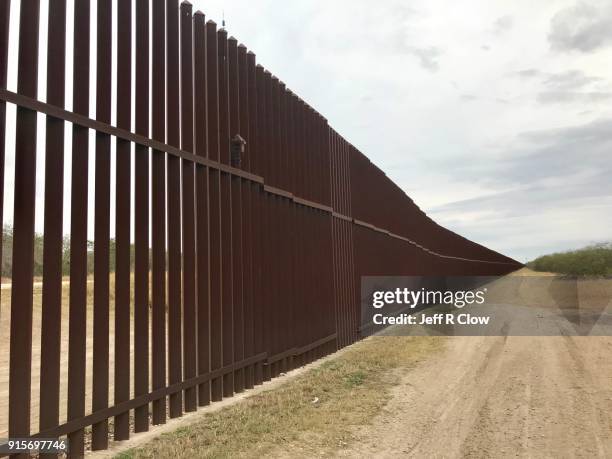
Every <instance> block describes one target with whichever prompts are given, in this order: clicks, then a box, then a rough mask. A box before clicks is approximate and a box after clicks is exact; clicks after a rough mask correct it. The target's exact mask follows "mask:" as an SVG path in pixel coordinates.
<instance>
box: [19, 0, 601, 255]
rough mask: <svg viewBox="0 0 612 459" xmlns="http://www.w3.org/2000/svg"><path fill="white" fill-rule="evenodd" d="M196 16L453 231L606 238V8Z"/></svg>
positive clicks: (555, 244)
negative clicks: (221, 31)
mask: <svg viewBox="0 0 612 459" xmlns="http://www.w3.org/2000/svg"><path fill="white" fill-rule="evenodd" d="M44 3H45V2H43V4H44ZM192 3H193V4H194V11H195V10H197V9H200V10H201V11H203V12H204V13H205V14H206V15H207V18H209V19H213V20H215V21H216V22H217V23H219V24H220V23H221V20H222V17H225V20H226V22H227V28H228V30H229V33H230V34H231V35H234V36H235V37H237V38H238V39H239V40H240V41H241V42H243V43H244V44H245V45H246V46H247V47H248V48H249V49H252V50H253V51H254V52H255V53H256V54H257V59H258V61H259V62H261V63H262V64H263V65H264V66H265V67H267V68H268V69H269V70H270V71H272V72H273V73H274V74H276V75H277V76H279V78H281V79H282V80H283V81H284V82H285V83H286V84H287V85H288V87H289V88H291V89H292V90H294V91H295V92H297V93H298V94H300V95H301V96H302V97H303V98H304V99H305V100H307V101H308V102H309V103H310V104H311V105H313V106H314V107H316V108H317V109H318V110H319V111H320V112H321V113H322V114H323V115H325V116H326V117H327V118H328V119H329V122H330V124H331V125H332V126H333V127H334V128H335V129H336V130H338V131H339V132H340V133H341V134H342V135H343V136H344V137H346V138H347V139H348V140H349V141H351V142H352V143H353V144H354V145H355V146H356V147H357V148H359V149H360V150H361V151H362V152H364V153H365V154H366V155H368V156H369V157H370V158H371V159H372V161H374V162H375V163H376V164H378V165H379V166H380V167H381V168H382V169H383V170H384V171H385V172H386V173H387V175H388V176H390V177H391V178H392V179H393V180H394V181H396V182H397V183H398V184H399V185H400V186H401V187H402V188H403V189H404V190H405V191H406V193H407V194H409V195H410V196H411V197H412V198H413V199H414V201H415V202H416V203H417V204H418V205H419V206H420V207H421V208H422V209H424V210H425V211H426V212H427V213H428V214H429V215H430V216H432V217H433V218H434V219H435V220H437V221H438V222H440V223H441V224H443V225H445V226H447V227H448V228H450V229H452V230H454V231H457V232H458V233H460V234H462V235H464V236H466V237H468V238H471V239H473V240H475V241H477V242H480V243H482V244H485V245H487V246H489V247H491V248H493V249H495V250H499V251H501V252H503V253H505V254H507V255H510V256H513V257H515V258H517V259H519V260H521V261H526V260H528V259H531V258H533V257H535V256H537V255H539V254H543V253H547V252H550V251H556V250H565V249H570V248H575V247H580V246H582V245H585V244H589V243H592V242H599V241H607V240H612V237H611V234H610V232H611V230H610V228H612V180H610V175H611V170H612V161H610V160H609V159H608V158H609V157H610V156H612V149H611V147H612V108H610V107H611V105H612V0H606V1H601V0H588V1H578V2H576V1H575V0H546V1H538V2H534V1H526V0H512V1H505V0H497V1H493V0H463V1H461V2H449V1H447V0H414V1H410V2H408V1H401V0H381V1H379V2H371V1H366V0H333V1H320V0H317V1H315V0H300V1H292V2H287V1H280V0H264V1H257V2H253V1H252V0H251V1H247V0H233V1H222V0H216V1H207V0H193V2H192ZM71 4H72V1H69V5H71ZM43 14H44V12H43ZM43 18H44V16H43ZM69 26H70V23H69ZM41 27H44V25H43V26H41ZM69 37H70V35H69ZM43 70H44V69H43ZM12 81H13V82H14V77H13V80H12ZM10 84H11V79H10V78H9V86H10ZM69 95H70V92H69V93H68V96H69ZM9 160H10V158H9V159H7V161H9ZM9 162H10V161H9ZM9 166H10V164H9ZM39 214H40V213H39Z"/></svg>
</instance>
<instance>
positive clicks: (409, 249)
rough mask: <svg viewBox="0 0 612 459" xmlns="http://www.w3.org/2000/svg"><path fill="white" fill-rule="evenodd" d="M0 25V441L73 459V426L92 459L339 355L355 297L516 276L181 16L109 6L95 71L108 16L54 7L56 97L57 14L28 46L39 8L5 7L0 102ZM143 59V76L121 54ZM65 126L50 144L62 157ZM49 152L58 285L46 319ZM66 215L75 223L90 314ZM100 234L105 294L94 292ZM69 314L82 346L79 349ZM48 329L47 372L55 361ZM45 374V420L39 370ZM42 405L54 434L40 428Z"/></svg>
mask: <svg viewBox="0 0 612 459" xmlns="http://www.w3.org/2000/svg"><path fill="white" fill-rule="evenodd" d="M10 6H11V2H10V1H9V0H5V1H3V2H2V3H1V5H0V57H1V59H0V64H1V65H0V100H2V102H1V103H0V148H2V152H1V155H2V163H3V158H4V144H5V142H4V139H5V128H6V123H5V108H6V103H9V104H14V105H16V106H17V118H16V144H15V158H16V161H15V182H14V184H12V186H13V191H14V196H15V202H14V206H15V207H14V232H13V241H12V250H13V257H12V273H11V275H12V289H11V290H10V295H11V298H10V319H11V320H10V324H11V325H10V370H9V406H8V435H9V436H10V437H35V438H53V437H60V436H65V435H67V436H68V438H69V439H70V448H71V452H70V455H71V456H73V457H81V456H82V455H83V454H84V444H85V429H86V428H88V427H89V426H91V447H92V449H94V450H100V449H105V448H107V447H108V441H109V419H113V438H114V439H116V440H124V439H126V438H128V437H129V436H130V432H131V431H135V432H142V431H146V430H148V429H149V425H150V423H151V422H152V423H153V424H160V423H164V422H165V421H166V416H168V415H169V416H170V417H172V418H173V417H178V416H181V415H182V413H183V412H184V411H194V410H196V409H197V407H198V406H204V405H207V404H209V403H210V402H211V401H216V400H221V399H222V398H223V397H230V396H232V395H233V394H234V393H236V392H240V391H242V390H244V389H245V388H251V387H253V386H254V385H257V384H261V383H262V382H263V381H265V380H269V379H270V378H274V377H276V376H278V375H279V374H280V373H281V372H284V371H287V370H289V369H291V368H295V367H297V366H300V365H304V364H306V363H308V362H310V361H312V360H314V359H316V358H319V357H321V356H323V355H325V354H328V353H330V352H333V351H335V350H336V349H338V348H340V347H342V346H346V345H348V344H350V343H352V342H354V341H355V340H356V339H358V337H359V330H358V326H359V323H360V318H359V314H360V312H359V283H360V277H361V276H362V275H374V274H395V275H407V274H428V273H436V274H438V275H440V274H476V273H477V274H503V273H506V272H508V271H511V270H513V269H516V268H517V267H518V266H519V265H518V263H516V262H515V261H514V260H511V259H509V258H507V257H504V256H502V255H500V254H498V253H496V252H493V251H491V250H488V249H486V248H485V247H482V246H479V245H478V244H475V243H473V242H471V241H468V240H466V239H464V238H462V237H460V236H458V235H456V234H454V233H452V232H450V231H448V230H446V229H444V228H442V227H440V226H438V225H436V224H435V223H434V222H433V221H432V220H430V219H429V218H428V217H427V216H426V215H425V214H424V213H423V212H421V211H420V209H419V208H418V207H417V206H416V205H415V204H414V203H413V202H412V201H411V200H410V199H409V198H408V197H407V196H406V195H405V194H404V193H403V192H402V191H401V190H400V189H399V188H398V187H397V186H396V185H395V184H394V183H392V182H391V181H390V180H389V179H388V178H387V177H386V176H385V175H384V173H383V172H382V171H380V170H379V169H378V168H377V167H375V166H374V165H373V164H372V163H371V162H370V161H369V160H368V159H367V158H366V157H365V156H364V155H363V154H361V153H360V152H359V151H358V150H357V149H356V148H355V147H353V146H352V145H351V144H350V143H348V142H347V141H346V140H345V139H343V138H342V137H341V136H340V135H339V134H338V133H337V132H336V131H334V130H333V129H332V128H331V127H330V126H329V125H328V122H327V120H326V119H325V118H324V117H323V116H321V115H320V114H319V113H318V112H317V111H316V110H314V109H313V108H312V107H310V106H309V105H308V104H307V103H306V102H304V101H303V100H302V99H300V98H299V97H298V96H297V95H296V94H295V93H293V92H291V91H290V90H289V89H287V88H286V86H285V84H284V83H282V82H281V81H280V80H279V79H278V78H277V77H275V76H273V75H272V74H271V73H270V72H268V71H267V70H265V69H264V68H263V67H262V66H261V65H259V64H257V63H256V58H255V55H254V54H253V53H251V52H249V51H247V49H246V48H245V47H244V46H243V45H239V44H238V42H237V41H236V40H235V39H234V38H232V37H230V38H228V37H227V32H226V31H225V30H223V29H217V26H216V24H215V23H214V22H212V21H208V22H206V21H205V17H204V15H203V14H202V13H200V12H197V13H195V14H193V15H192V10H191V8H192V7H191V5H190V4H188V3H182V4H181V5H180V7H179V5H178V4H177V2H176V0H167V1H165V0H153V1H151V2H149V1H148V0H135V1H128V0H122V1H121V2H117V11H116V12H114V14H116V22H117V39H116V49H112V43H113V42H112V40H111V33H112V32H111V28H112V15H113V11H112V2H111V0H98V1H97V9H96V11H92V10H91V7H90V2H89V1H88V0H82V1H81V0H79V1H77V2H75V3H74V6H75V10H74V27H75V33H74V43H73V49H74V68H73V73H72V74H71V75H66V74H65V62H66V60H65V58H66V2H65V0H57V1H53V2H52V7H51V8H50V11H49V18H48V20H49V24H48V31H49V34H48V36H47V37H39V20H40V4H39V1H38V0H22V1H21V9H20V11H21V14H20V20H19V24H18V27H19V43H18V44H13V43H11V46H15V47H17V46H18V49H19V52H18V88H17V91H16V92H12V91H8V90H7V89H6V74H7V68H6V62H7V50H8V46H9V43H8V28H9V10H10ZM133 11H134V12H135V17H134V21H132V12H133ZM92 16H94V17H95V20H96V24H97V29H96V30H97V31H96V36H93V34H92V33H91V30H90V18H91V17H92ZM150 19H151V22H150ZM133 24H134V25H135V28H134V30H132V26H133ZM132 36H134V43H135V47H133V46H132ZM91 40H94V43H95V45H96V49H97V52H96V55H95V59H96V62H95V64H96V66H95V68H96V76H95V80H96V87H95V97H96V116H95V119H91V118H89V92H90V90H91V88H90V87H89V73H90V67H91V64H92V62H91V61H92V56H90V41H91ZM149 45H151V46H152V50H153V52H152V61H151V62H149V55H148V53H147V52H143V51H142V50H148V49H149ZM40 46H47V47H48V50H47V52H48V68H47V81H46V85H47V100H46V102H41V101H39V100H38V99H37V87H38V68H37V65H38V55H39V47H40ZM113 53H116V56H117V67H116V75H112V73H111V72H112V70H111V60H112V59H111V56H112V55H113ZM133 66H134V67H135V78H136V81H135V85H134V88H135V91H134V92H132V84H131V83H132V82H131V74H132V67H133ZM67 78H70V79H71V80H72V82H73V88H74V95H73V101H72V102H73V104H72V106H73V109H72V111H66V110H65V102H66V101H65V95H64V87H65V80H66V79H67ZM113 79H115V80H116V98H117V107H116V109H117V112H116V120H117V121H116V125H115V126H113V125H111V124H110V123H111V88H112V87H113V85H112V81H113ZM132 105H133V106H134V108H135V120H134V121H135V122H134V124H132V119H131V110H132ZM149 107H151V110H149ZM39 114H44V115H46V139H45V148H44V155H45V170H44V171H36V152H37V149H36V145H37V136H36V134H37V127H36V119H37V116H38V115H39ZM66 122H69V123H71V124H72V135H71V136H68V137H67V138H64V125H65V123H66ZM149 123H151V130H149ZM90 132H95V163H94V164H93V166H94V170H95V191H94V193H95V197H94V198H95V206H94V207H89V206H88V201H87V190H88V186H89V184H88V180H89V177H88V173H87V171H88V167H89V157H90V153H92V152H90V151H89V150H88V148H89V145H88V140H89V134H90ZM236 135H239V136H240V137H241V138H242V139H244V140H245V141H246V149H245V151H244V153H243V154H242V156H241V157H240V158H239V159H240V161H239V162H238V158H237V156H236V155H234V156H232V155H230V150H231V141H232V139H233V138H234V137H235V136H236ZM69 143H70V144H71V147H72V156H71V171H72V172H71V179H70V180H71V186H70V199H71V213H70V215H69V216H67V217H68V218H69V219H70V251H69V257H70V268H69V271H70V285H69V292H68V298H67V301H68V308H67V314H66V313H64V314H63V315H62V294H61V292H62V256H63V253H64V252H65V250H64V249H63V239H64V234H63V230H62V228H63V219H64V215H63V194H64V183H63V170H64V152H65V147H66V146H68V144H69ZM111 143H115V145H116V161H115V168H114V170H111ZM132 145H133V146H134V147H133V150H132ZM132 155H133V156H134V169H133V170H132V161H131V157H132ZM37 172H38V173H39V174H40V173H44V181H45V192H44V209H45V212H44V236H43V237H44V248H43V250H44V256H43V267H42V269H43V287H42V321H41V331H40V333H41V336H40V342H41V351H42V353H41V356H40V375H39V384H40V406H39V408H38V413H37V414H38V429H36V428H31V424H32V420H33V419H34V418H33V416H34V414H33V413H32V409H31V403H32V402H33V400H31V387H30V382H31V381H32V379H33V378H32V376H33V375H32V371H33V370H32V369H33V366H32V359H33V353H32V347H33V331H32V330H33V319H32V317H33V297H32V293H33V282H32V278H33V274H34V260H33V253H34V240H35V232H34V218H35V214H34V208H35V206H34V204H35V199H36V192H35V179H36V174H37ZM113 174H114V177H115V179H116V192H115V193H114V195H113V194H112V193H111V186H110V184H111V176H113ZM132 180H133V181H134V184H133V185H134V186H133V190H134V191H133V193H134V203H135V204H134V206H131V198H132V196H131V194H132V183H131V182H132ZM113 196H114V199H115V200H116V202H115V212H114V214H113V215H111V199H112V198H113ZM0 202H1V200H0ZM88 214H89V215H91V214H93V222H94V260H93V283H94V293H93V300H92V301H93V304H92V305H88V303H87V273H88V269H87V266H88V260H90V254H89V252H88V244H87V242H88V241H87V223H88ZM132 215H133V217H134V228H131V217H132ZM111 218H112V219H114V222H115V227H116V234H115V240H114V244H113V245H114V250H113V256H114V259H115V277H114V279H115V282H114V284H112V283H109V262H110V259H111V256H110V250H111V238H110V226H111V225H110V224H111ZM132 229H133V230H134V231H133V233H134V236H133V237H132V236H131V234H132ZM132 245H133V252H134V254H133V259H134V262H133V269H130V266H131V262H130V259H131V258H132V256H131V251H132V248H131V247H132ZM131 271H133V277H132V272H131ZM111 288H114V292H113V293H114V302H112V303H111V301H110V299H109V298H110V296H111V295H110V289H111ZM132 288H133V290H134V300H133V302H132V301H131V300H130V298H131V297H130V289H132ZM5 294H6V293H5ZM88 306H92V307H93V313H92V316H93V317H92V320H93V337H92V336H90V335H89V334H88V333H87V325H88V314H87V308H88ZM111 317H113V318H114V322H113V327H112V329H113V333H111V329H110V328H109V322H110V320H111ZM66 320H68V321H69V327H68V333H67V334H68V336H67V340H68V352H67V357H66V356H64V355H60V354H61V352H60V349H61V342H62V339H63V338H64V336H63V335H62V331H61V330H62V328H61V325H62V323H64V321H66ZM88 339H91V340H93V346H92V350H91V353H92V363H91V372H92V388H91V394H89V393H87V394H86V369H87V368H88V367H87V365H86V364H87V356H88V354H87V352H88V351H87V349H86V343H87V340H88ZM111 340H112V342H111ZM132 340H133V344H132ZM111 345H112V347H113V349H114V355H113V356H112V357H113V359H111V358H110V357H111V356H110V355H109V348H110V347H111ZM111 360H112V366H111ZM66 365H67V395H66V400H65V401H64V399H62V398H60V385H61V384H64V383H65V382H64V381H60V379H61V378H60V375H61V372H60V366H61V367H62V368H63V367H65V366H66ZM109 380H110V382H109ZM111 388H112V393H113V397H112V400H113V402H112V403H111V402H110V399H109V392H111ZM89 399H91V405H90V406H86V400H89ZM64 403H67V407H66V419H60V412H62V410H61V409H60V404H64ZM150 414H151V415H152V417H151V418H150V417H149V415H150ZM130 417H133V422H130ZM36 430H38V433H35V432H36Z"/></svg>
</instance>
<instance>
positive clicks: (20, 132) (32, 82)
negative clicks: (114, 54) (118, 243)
mask: <svg viewBox="0 0 612 459" xmlns="http://www.w3.org/2000/svg"><path fill="white" fill-rule="evenodd" d="M39 16H40V4H39V1H38V0H24V1H23V2H22V3H21V12H20V22H19V57H18V88H17V90H18V92H19V93H20V94H23V95H26V96H30V97H32V98H36V96H37V84H38V25H39V19H40V17H39ZM14 195H15V209H14V214H13V230H14V232H13V272H12V288H11V332H10V333H11V337H10V361H9V426H8V427H9V437H13V438H15V437H27V436H28V435H29V433H30V387H31V373H32V289H33V287H32V276H33V265H34V207H35V199H36V112H34V111H32V110H29V109H26V108H23V107H18V108H17V127H16V133H15V186H14ZM23 456H25V455H23Z"/></svg>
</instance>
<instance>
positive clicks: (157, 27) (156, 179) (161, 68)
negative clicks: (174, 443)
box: [151, 0, 166, 424]
mask: <svg viewBox="0 0 612 459" xmlns="http://www.w3.org/2000/svg"><path fill="white" fill-rule="evenodd" d="M152 23H153V32H152V34H153V62H152V71H153V75H152V84H153V88H152V97H153V100H152V109H153V113H152V128H153V131H152V134H153V139H155V140H159V141H160V142H165V141H166V34H165V30H166V7H165V1H164V0H153V22H152ZM152 169H153V170H152V196H151V204H152V216H151V224H152V233H151V235H152V241H151V242H152V252H153V253H152V261H153V266H152V268H153V269H152V271H153V273H152V278H151V279H152V282H153V283H152V287H153V289H152V294H153V298H152V300H153V301H152V329H151V334H152V340H151V345H152V348H151V352H152V364H153V365H152V389H153V390H155V389H161V388H162V387H164V386H165V385H166V154H165V153H163V152H162V151H159V150H153V164H152ZM165 422H166V398H165V397H164V398H162V399H158V400H155V401H154V402H153V424H163V423H165Z"/></svg>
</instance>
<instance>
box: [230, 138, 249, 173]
mask: <svg viewBox="0 0 612 459" xmlns="http://www.w3.org/2000/svg"><path fill="white" fill-rule="evenodd" d="M245 147H246V140H244V139H243V138H242V137H241V136H240V134H236V135H235V136H234V137H233V138H232V140H231V142H230V161H231V165H232V167H240V163H241V161H242V154H243V153H244V149H245Z"/></svg>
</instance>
